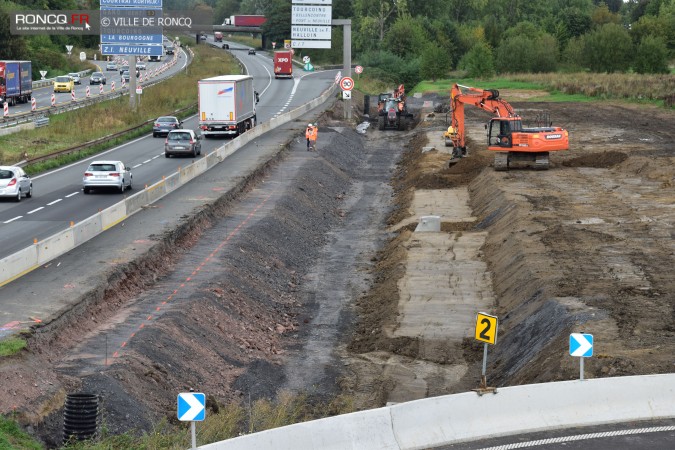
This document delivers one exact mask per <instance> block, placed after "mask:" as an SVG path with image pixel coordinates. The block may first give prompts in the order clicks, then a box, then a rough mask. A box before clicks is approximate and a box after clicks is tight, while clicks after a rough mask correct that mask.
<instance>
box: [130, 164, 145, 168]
mask: <svg viewBox="0 0 675 450" xmlns="http://www.w3.org/2000/svg"><path fill="white" fill-rule="evenodd" d="M142 165H143V164H136V165H135V166H131V168H132V169H135V168H136V167H141V166H142Z"/></svg>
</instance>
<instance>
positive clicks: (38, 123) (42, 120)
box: [33, 116, 49, 128]
mask: <svg viewBox="0 0 675 450" xmlns="http://www.w3.org/2000/svg"><path fill="white" fill-rule="evenodd" d="M33 123H34V124H35V128H40V127H44V126H46V125H49V117H46V116H43V117H38V118H37V119H35V120H34V121H33Z"/></svg>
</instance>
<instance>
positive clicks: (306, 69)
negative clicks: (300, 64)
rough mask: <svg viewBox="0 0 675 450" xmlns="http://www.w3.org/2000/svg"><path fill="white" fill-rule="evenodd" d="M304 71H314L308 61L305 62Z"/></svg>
mask: <svg viewBox="0 0 675 450" xmlns="http://www.w3.org/2000/svg"><path fill="white" fill-rule="evenodd" d="M305 72H314V66H313V65H311V64H310V63H307V64H305Z"/></svg>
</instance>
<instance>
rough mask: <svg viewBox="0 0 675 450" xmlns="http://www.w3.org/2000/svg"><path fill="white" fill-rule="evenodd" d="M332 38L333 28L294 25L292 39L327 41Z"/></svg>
mask: <svg viewBox="0 0 675 450" xmlns="http://www.w3.org/2000/svg"><path fill="white" fill-rule="evenodd" d="M330 38H331V27H326V26H313V25H292V26H291V39H324V40H325V39H327V40H330Z"/></svg>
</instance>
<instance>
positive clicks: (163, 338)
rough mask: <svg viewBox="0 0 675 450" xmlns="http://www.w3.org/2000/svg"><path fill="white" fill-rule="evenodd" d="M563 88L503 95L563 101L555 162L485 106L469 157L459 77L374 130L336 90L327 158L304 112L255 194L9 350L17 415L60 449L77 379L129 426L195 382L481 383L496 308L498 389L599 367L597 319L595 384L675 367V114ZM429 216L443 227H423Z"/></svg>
mask: <svg viewBox="0 0 675 450" xmlns="http://www.w3.org/2000/svg"><path fill="white" fill-rule="evenodd" d="M541 94H542V93H541V92H536V91H509V90H502V91H501V92H500V96H501V98H504V99H508V102H509V103H510V104H511V105H512V106H513V108H515V110H516V111H517V113H518V114H519V115H520V116H522V118H523V123H525V122H526V121H527V120H528V118H532V117H535V116H537V115H539V114H540V111H547V117H549V115H548V114H550V118H551V121H552V123H553V124H554V125H555V126H556V127H560V129H563V130H564V131H565V133H568V135H567V134H566V136H568V142H567V143H566V145H565V146H561V147H566V148H556V149H555V151H551V152H550V155H547V160H546V169H547V170H537V169H541V168H542V167H537V166H536V164H537V161H536V160H534V166H532V165H531V164H528V162H527V161H525V163H524V164H522V166H521V165H519V164H513V165H512V164H510V163H509V164H508V167H507V168H508V170H501V169H503V168H502V167H495V161H496V160H495V151H494V150H490V149H488V147H489V145H493V144H492V143H490V144H489V143H488V142H489V141H488V138H487V137H486V122H489V121H490V119H491V118H492V115H491V114H488V113H486V111H482V110H481V109H480V108H466V110H465V123H464V127H463V132H464V137H463V138H464V140H463V147H464V148H463V149H462V151H461V152H459V153H458V152H457V151H456V150H455V148H454V147H455V146H453V145H450V146H448V145H447V144H446V139H447V135H446V133H447V132H448V126H449V125H450V124H449V123H448V115H447V112H448V111H449V110H450V105H451V98H450V93H447V95H438V94H428V95H422V96H418V97H413V96H408V97H407V101H406V105H405V111H402V110H399V111H398V117H397V111H396V109H397V108H398V106H397V105H392V107H393V108H394V112H393V116H390V117H388V112H387V111H388V108H387V107H383V109H382V110H381V111H385V113H384V114H382V113H380V112H376V105H375V104H373V105H372V107H371V111H369V114H368V117H365V116H364V111H363V110H362V107H361V105H363V98H362V96H360V95H359V94H358V93H355V95H354V101H353V104H354V105H357V106H356V108H355V109H354V111H353V113H354V115H355V116H356V117H358V118H359V121H360V122H362V121H366V120H370V127H369V128H368V129H367V130H366V131H365V133H358V132H357V131H356V130H355V128H356V124H357V122H356V121H346V120H345V119H343V118H342V117H343V110H342V103H341V102H340V101H333V102H332V103H331V104H330V105H328V109H327V110H326V111H325V112H324V113H323V114H322V115H321V116H320V118H319V120H318V125H319V139H318V141H317V146H318V148H317V152H316V153H315V152H307V151H306V150H305V142H304V134H303V133H304V126H305V125H306V122H307V120H302V121H298V123H297V124H295V126H296V128H297V133H296V134H295V135H294V137H293V138H292V139H290V140H288V142H287V144H286V145H285V146H283V147H282V148H280V150H279V153H278V154H277V156H276V157H275V158H273V160H271V161H269V162H267V163H265V164H263V165H262V166H261V168H260V169H259V170H258V171H257V172H256V173H255V175H254V176H251V177H250V178H249V179H247V180H246V183H245V186H244V187H243V188H242V189H241V190H240V192H238V193H236V194H232V195H228V196H225V197H224V198H223V200H220V201H218V202H216V203H214V204H211V205H207V206H205V207H204V208H203V209H201V210H200V212H199V214H195V215H194V216H193V217H185V219H184V224H183V226H182V227H180V228H179V229H176V230H174V231H173V232H171V233H166V234H164V235H161V236H152V237H150V238H148V239H149V240H152V242H153V246H152V248H151V250H150V251H148V254H147V255H146V257H144V258H142V259H140V260H136V261H134V262H133V264H118V265H112V266H110V268H109V273H108V274H107V281H106V283H105V284H103V283H102V284H101V285H100V286H93V287H92V289H94V290H96V295H92V296H91V298H90V299H88V300H87V301H86V302H84V303H83V304H84V305H85V306H84V307H83V308H80V309H76V310H75V309H74V310H73V311H71V312H70V313H69V314H64V315H63V316H62V317H60V318H59V319H58V320H56V321H54V322H52V323H51V324H49V325H48V326H45V327H38V328H37V329H35V330H34V331H33V333H32V334H31V335H30V336H29V337H28V350H27V351H25V352H23V353H22V354H20V355H17V356H14V357H12V358H9V359H6V360H3V363H2V365H0V380H1V382H2V385H3V386H11V387H10V388H9V389H7V390H5V391H4V392H0V411H1V412H2V413H4V414H7V413H12V412H13V413H14V414H15V416H16V417H17V418H18V419H19V421H20V422H21V423H23V424H24V425H26V426H28V427H29V429H30V430H31V432H32V433H33V434H35V435H36V436H38V437H39V438H40V439H41V440H42V441H43V442H45V444H46V445H47V446H48V447H57V446H58V445H59V444H60V436H61V434H60V430H61V426H62V423H61V422H62V419H61V417H62V404H63V398H64V396H65V395H66V394H67V393H70V392H77V391H86V392H94V393H96V394H98V395H100V396H101V398H102V402H103V408H104V416H105V420H106V426H107V428H108V430H109V432H111V433H119V432H127V431H131V432H143V431H148V430H151V429H152V427H153V425H154V424H156V423H157V422H158V421H160V420H162V419H169V420H174V421H175V401H176V393H177V392H181V391H184V390H186V389H190V388H194V389H196V390H198V391H200V392H206V393H208V398H209V400H208V401H210V402H216V403H219V404H227V403H229V402H244V401H250V400H251V399H256V398H272V399H273V398H275V397H276V396H278V395H279V394H280V393H281V392H291V393H298V394H307V395H309V396H310V397H311V398H316V399H318V400H322V401H325V400H330V399H331V398H334V397H335V396H337V395H346V396H349V397H350V398H352V399H353V402H354V407H355V408H356V409H366V408H374V407H379V406H384V405H387V404H391V403H398V402H405V401H409V400H415V399H420V398H425V397H431V396H438V395H445V394H451V393H458V392H466V391H469V390H471V389H474V388H476V387H477V386H478V385H479V383H480V379H481V360H482V357H483V346H482V344H481V343H480V342H478V341H476V340H475V339H474V328H475V325H476V323H475V321H476V313H477V312H486V313H489V314H493V315H495V316H497V317H498V318H499V336H498V339H497V342H496V345H494V346H491V347H490V348H489V354H488V364H487V383H488V384H489V385H491V386H495V387H504V386H513V385H519V384H528V383H541V382H550V381H560V380H571V379H575V378H577V377H578V376H579V362H578V359H577V358H573V357H570V356H569V353H568V339H569V335H570V333H575V332H584V333H591V334H593V335H594V337H595V354H594V356H593V357H592V358H588V359H587V361H586V369H585V370H586V376H587V377H588V378H599V377H613V376H621V375H633V374H656V373H669V372H673V371H675V361H674V360H673V355H674V354H675V281H673V277H672V267H673V263H674V261H675V229H674V228H673V224H674V223H675V145H674V144H673V143H674V142H675V113H674V112H673V110H672V108H671V109H664V108H662V107H661V108H659V107H656V106H650V105H636V104H626V103H621V104H619V103H611V102H605V101H603V102H590V103H568V102H560V103H541V102H534V101H530V99H531V98H534V97H537V96H539V95H541ZM392 98H400V97H396V96H395V95H393V96H392ZM380 101H381V102H384V103H386V99H380ZM402 115H403V116H404V118H405V119H406V121H405V122H406V123H405V124H404V125H401V123H402V122H399V120H400V118H401V116H402ZM388 124H391V127H389V125H388ZM383 125H384V126H383ZM547 125H548V124H547ZM385 128H387V129H385ZM548 128H552V127H547V129H548ZM453 131H454V130H453ZM541 132H542V133H543V132H544V131H541ZM546 132H549V133H553V134H561V132H559V131H556V130H553V131H546ZM532 133H533V134H534V133H535V132H532ZM513 142H514V143H515V140H514V141H513ZM494 145H499V144H494ZM502 150H503V149H502ZM495 169H500V170H495ZM213 176H214V177H215V176H216V175H213ZM428 217H436V218H438V221H439V227H438V229H437V230H427V229H424V227H422V228H421V229H418V226H419V225H420V223H421V222H422V220H423V219H422V218H428ZM425 220H426V219H425ZM127 227H131V224H130V225H127ZM416 229H417V230H418V231H416ZM233 230H236V231H237V234H233ZM131 231H132V229H129V230H128V231H127V232H128V233H130V232H131ZM226 238H227V241H225V239H226ZM225 242H227V243H226V245H225V244H224V243H225ZM221 243H223V244H221ZM216 247H217V248H218V249H219V250H218V251H219V253H218V255H217V259H216V263H215V264H210V265H208V266H205V267H204V268H203V269H202V270H201V272H200V273H199V277H197V278H195V280H194V281H193V282H192V283H191V284H190V285H189V286H187V287H185V288H182V289H183V291H182V294H181V295H180V301H177V302H175V303H174V305H173V307H168V308H167V309H166V310H165V311H164V312H163V314H162V315H161V316H159V317H158V318H157V319H156V320H154V321H153V323H152V324H151V325H149V326H146V327H144V328H143V329H142V330H140V331H138V332H137V333H136V337H135V339H134V340H131V341H130V342H129V344H128V345H127V346H125V348H124V349H123V351H121V353H120V356H119V357H118V358H116V359H115V360H114V362H113V363H110V364H105V365H103V364H102V363H101V357H100V355H101V354H103V351H102V350H101V349H102V345H103V342H106V343H107V339H114V336H115V334H119V335H122V334H124V335H125V336H126V335H127V334H128V329H125V328H124V327H123V326H122V324H123V323H124V322H125V320H127V319H128V318H129V317H133V316H134V314H136V313H137V312H138V311H142V310H143V309H144V307H146V306H148V305H153V304H154V303H155V302H157V301H158V300H157V299H158V298H161V297H162V296H164V295H165V294H166V293H167V292H171V291H172V290H173V289H177V288H175V286H179V285H180V284H181V280H184V279H185V277H186V276H189V274H190V272H192V270H193V268H194V267H195V266H197V265H198V264H199V262H200V260H201V259H200V258H201V255H204V254H209V253H212V252H213V253H215V252H214V251H213V249H214V248H216ZM200 267H201V266H200ZM84 317H86V318H87V320H82V318H84ZM104 336H105V340H104ZM96 355H98V356H96ZM94 356H96V357H94Z"/></svg>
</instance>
